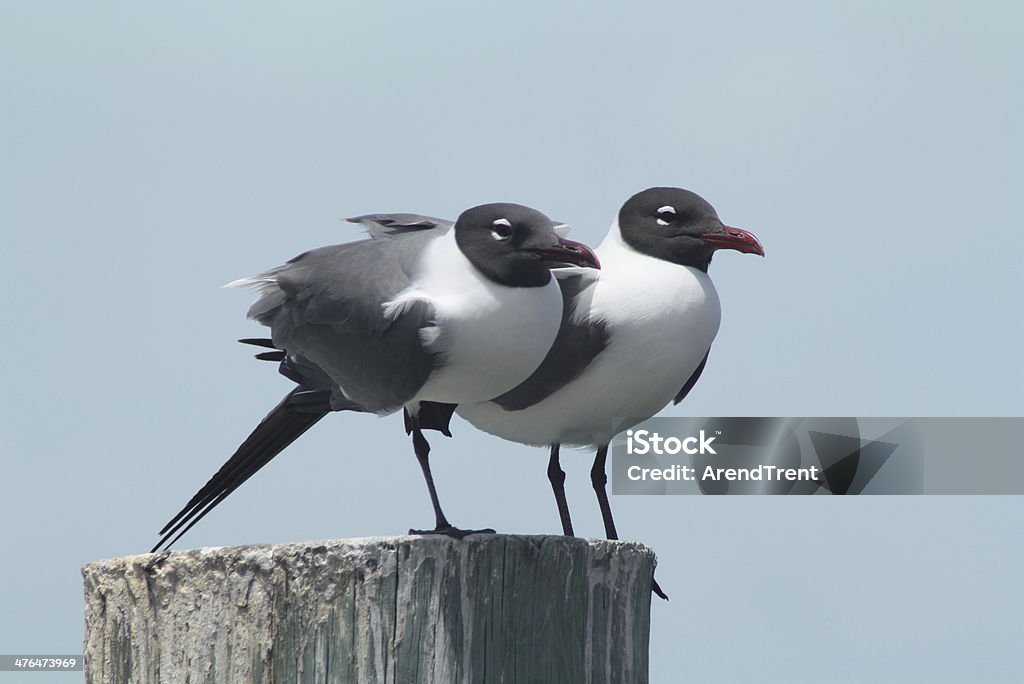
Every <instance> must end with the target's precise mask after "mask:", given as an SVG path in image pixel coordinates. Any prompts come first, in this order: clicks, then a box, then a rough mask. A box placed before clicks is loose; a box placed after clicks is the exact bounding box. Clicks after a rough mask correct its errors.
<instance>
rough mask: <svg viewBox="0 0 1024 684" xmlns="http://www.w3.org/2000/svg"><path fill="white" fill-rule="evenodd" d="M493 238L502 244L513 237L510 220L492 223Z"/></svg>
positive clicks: (501, 219) (502, 219)
mask: <svg viewBox="0 0 1024 684" xmlns="http://www.w3.org/2000/svg"><path fill="white" fill-rule="evenodd" d="M491 237H492V238H494V239H495V240H499V241H502V242H503V241H505V240H508V239H509V238H510V237H512V224H511V223H509V220H508V219H504V218H500V219H498V220H497V221H495V222H494V223H492V224H491Z"/></svg>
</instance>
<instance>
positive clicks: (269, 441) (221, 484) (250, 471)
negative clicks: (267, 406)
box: [152, 387, 330, 551]
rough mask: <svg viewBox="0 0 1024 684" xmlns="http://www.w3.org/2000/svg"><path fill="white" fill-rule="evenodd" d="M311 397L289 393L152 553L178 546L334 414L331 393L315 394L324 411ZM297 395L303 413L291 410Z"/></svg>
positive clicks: (174, 520) (164, 531) (181, 513)
mask: <svg viewBox="0 0 1024 684" xmlns="http://www.w3.org/2000/svg"><path fill="white" fill-rule="evenodd" d="M310 393H311V391H310V390H309V389H308V388H304V387H298V388H296V389H295V390H293V391H292V392H289V393H288V395H287V396H285V398H284V399H282V400H281V403H279V404H278V405H277V406H276V407H274V410H272V411H271V412H270V413H268V414H267V416H266V418H264V419H263V420H262V421H260V424H259V425H257V426H256V429H255V430H253V431H252V433H251V434H250V435H249V436H248V437H247V438H246V440H245V441H244V442H242V444H241V446H239V447H238V449H237V450H236V451H235V453H234V454H233V455H232V456H231V458H229V459H228V461H227V462H226V463H225V464H224V465H223V466H221V468H220V470H218V471H217V473H216V474H215V475H214V476H213V477H211V478H210V480H209V482H207V483H206V484H205V485H204V486H203V488H202V489H200V490H199V491H198V492H196V494H195V496H193V497H192V499H191V500H189V502H188V503H187V504H186V505H185V507H184V508H182V509H181V510H180V511H179V512H178V514H177V515H175V516H174V518H172V519H171V521H170V522H169V523H167V524H166V525H164V527H163V529H162V530H160V534H161V535H162V536H161V538H160V541H159V542H157V544H156V546H154V547H153V549H152V550H153V551H158V550H160V549H161V548H168V547H170V546H171V545H172V544H174V542H176V541H177V540H178V539H179V538H180V537H181V535H183V534H185V533H186V532H188V531H189V530H190V529H191V528H192V526H193V525H195V524H196V523H197V522H199V521H200V520H202V519H203V517H204V516H205V515H206V514H207V513H209V512H210V511H211V510H213V509H214V508H215V507H216V506H217V504H219V503H220V502H221V501H223V500H224V499H225V498H226V497H227V496H228V495H229V494H230V493H231V492H233V491H235V489H237V488H238V487H239V486H240V485H241V484H242V483H243V482H245V481H246V480H248V479H249V478H250V477H252V476H253V475H254V474H255V473H256V472H257V471H258V470H259V469H260V468H262V467H263V466H265V465H266V464H267V463H269V462H270V460H271V459H272V458H274V456H277V455H278V454H279V453H281V451H283V450H284V449H285V448H286V447H287V446H288V445H289V444H291V443H292V442H294V441H295V440H296V439H297V438H298V437H299V436H300V435H301V434H303V433H304V432H305V431H306V430H308V429H309V428H311V427H313V425H315V424H316V423H317V421H319V420H320V419H321V418H323V417H324V416H325V415H327V413H328V412H329V411H330V409H329V393H327V392H323V393H321V392H317V391H313V392H312V394H318V395H319V394H323V395H325V396H324V397H320V398H319V400H320V406H321V407H322V408H321V409H320V410H311V408H313V407H312V406H311V404H313V403H314V402H310V400H309V394H310ZM297 395H298V397H302V399H301V400H300V402H301V403H302V404H303V407H302V409H300V410H299V411H296V410H294V409H293V408H292V406H291V404H292V403H293V402H294V401H295V399H296V398H297ZM172 537H173V538H172ZM168 540H170V541H168Z"/></svg>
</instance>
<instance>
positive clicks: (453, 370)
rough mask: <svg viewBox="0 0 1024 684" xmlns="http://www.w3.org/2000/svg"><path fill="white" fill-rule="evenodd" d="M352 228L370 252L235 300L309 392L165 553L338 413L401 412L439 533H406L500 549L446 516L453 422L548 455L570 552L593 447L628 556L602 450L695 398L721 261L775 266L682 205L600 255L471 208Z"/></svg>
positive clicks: (311, 262)
mask: <svg viewBox="0 0 1024 684" xmlns="http://www.w3.org/2000/svg"><path fill="white" fill-rule="evenodd" d="M349 220H350V221H353V222H356V223H360V224H362V225H363V226H364V227H365V228H366V229H367V230H368V232H369V234H370V239H368V240H362V241H359V242H351V243H347V244H343V245H334V246H330V247H321V248H319V249H314V250H311V251H309V252H305V253H304V254H301V255H299V256H297V257H295V258H294V259H292V260H291V261H289V262H288V263H287V264H285V265H284V266H280V267H277V268H274V269H271V270H269V271H266V272H265V273H261V274H259V275H256V276H252V277H251V278H244V279H242V280H238V281H235V282H233V283H230V284H229V286H230V287H245V286H251V287H255V288H257V289H258V290H259V292H260V297H259V299H258V300H257V301H256V303H255V304H253V305H252V307H251V308H250V309H249V317H250V318H253V319H255V320H256V321H258V322H260V323H262V324H263V325H266V326H268V327H269V328H270V330H271V336H270V338H269V339H247V340H242V341H243V342H247V343H251V344H256V345H260V346H263V347H267V348H269V349H270V351H267V352H263V353H261V354H258V355H257V358H261V359H265V360H271V361H277V362H279V363H280V371H281V373H282V374H284V375H285V376H286V377H288V378H289V379H291V380H292V381H294V382H295V383H296V385H297V386H296V387H295V388H294V389H293V390H292V391H291V392H289V393H288V394H287V395H286V396H285V397H284V399H283V400H281V402H280V403H279V404H278V405H277V406H276V407H275V408H274V409H273V410H272V411H271V412H270V413H269V414H268V415H267V416H266V417H265V418H264V419H263V420H262V421H261V422H260V424H259V425H257V426H256V428H255V430H253V432H252V434H250V435H249V437H248V438H247V439H246V440H245V441H244V442H243V443H242V445H241V446H239V447H238V450H237V451H236V452H235V453H234V455H233V456H232V457H231V458H230V459H229V460H228V461H227V463H225V464H224V465H223V466H222V467H221V469H220V470H218V471H217V473H216V474H215V475H214V476H213V477H212V478H211V479H210V481H209V482H207V483H206V485H205V486H204V487H203V488H202V489H200V490H199V492H197V493H196V495H195V496H193V497H192V499H191V500H190V501H189V502H188V503H187V504H186V505H185V507H184V508H182V509H181V511H180V512H179V513H178V514H177V515H176V516H174V518H173V519H172V520H171V521H170V522H169V523H167V525H166V526H165V527H164V528H163V529H162V530H161V531H160V534H161V535H162V537H161V539H160V541H159V542H158V543H157V545H156V546H155V547H154V549H153V550H154V551H156V550H158V549H160V548H162V547H163V548H166V547H169V546H170V545H171V544H173V543H174V542H175V541H177V539H178V538H179V537H180V536H181V535H182V534H184V533H185V532H187V531H188V530H189V529H190V528H191V527H192V526H193V525H195V524H196V523H197V522H199V520H200V519H202V518H203V517H204V516H205V515H206V514H207V513H209V512H210V511H211V510H212V509H213V508H214V507H215V506H216V505H217V504H218V503H220V502H221V501H223V500H224V498H225V497H227V496H228V495H229V494H230V493H231V492H233V491H234V490H235V489H236V488H237V487H238V486H239V485H241V484H242V483H243V482H245V481H246V480H247V479H248V478H249V477H251V476H252V475H253V474H254V473H256V471H258V470H259V469H260V468H262V467H263V466H264V465H266V464H267V463H268V462H269V461H270V459H272V458H273V457H274V456H276V455H277V454H278V453H280V452H281V451H282V450H283V449H284V448H285V447H287V446H288V445H289V444H291V443H292V442H293V441H294V440H295V439H296V438H297V437H299V436H300V435H301V434H303V433H304V432H305V431H306V430H308V429H309V428H310V427H312V426H313V425H314V424H315V423H316V422H317V421H319V420H320V419H321V418H323V417H324V416H326V415H327V414H328V413H330V412H332V411H360V412H366V413H376V414H379V415H385V414H389V413H393V412H396V411H398V410H399V409H401V410H403V412H404V416H405V429H406V432H407V433H408V434H411V435H412V443H413V450H414V452H415V454H416V458H417V460H418V461H419V464H420V467H421V468H422V469H423V476H424V478H425V480H426V484H427V489H428V491H429V493H430V501H431V504H432V505H433V508H434V515H435V518H436V521H435V527H434V529H432V530H410V533H411V534H445V535H449V536H452V537H462V536H465V535H466V534H470V533H474V532H493V530H462V529H459V528H456V527H454V526H453V525H452V524H451V523H449V522H448V519H447V517H445V514H444V512H443V511H442V509H441V504H440V502H439V501H438V496H437V490H436V488H435V486H434V481H433V477H432V476H431V472H430V464H429V460H428V456H429V451H430V447H429V444H428V443H427V440H426V439H425V438H424V436H423V430H425V429H434V430H438V431H440V432H442V433H443V434H445V435H447V436H451V435H450V432H449V430H448V423H449V421H450V419H451V416H452V413H453V412H456V411H457V412H458V413H459V415H460V416H462V417H463V418H465V419H466V420H468V421H469V422H470V423H472V424H473V425H475V426H476V427H478V428H480V429H482V430H485V431H486V432H489V433H492V434H495V435H498V436H499V437H502V438H504V439H508V440H512V441H515V442H521V443H524V444H530V445H539V446H540V445H543V446H549V447H550V449H551V452H550V460H549V462H548V471H547V472H548V478H549V479H550V481H551V486H552V489H553V490H554V494H555V500H556V503H557V506H558V513H559V517H560V519H561V523H562V531H563V533H564V534H566V535H572V534H573V529H572V521H571V519H570V517H569V508H568V504H567V503H566V499H565V490H564V486H563V485H564V481H565V473H564V472H563V471H562V469H561V466H560V464H559V447H560V445H562V444H567V445H576V446H591V447H594V448H596V450H597V452H596V458H595V460H594V465H593V468H592V470H591V480H592V483H593V486H594V489H595V491H596V493H597V498H598V503H599V506H600V509H601V515H602V518H603V521H604V527H605V535H606V536H607V537H608V538H609V539H617V538H618V534H617V532H616V530H615V524H614V521H613V520H612V513H611V508H610V506H609V503H608V496H607V492H606V489H605V486H606V483H607V477H606V474H605V461H606V458H607V452H608V443H609V442H610V441H611V439H612V437H613V436H614V434H616V433H617V432H619V431H621V430H624V429H626V428H628V427H631V426H632V425H634V424H635V422H637V421H639V420H644V419H646V418H649V417H650V416H652V415H654V414H655V413H657V412H658V411H659V410H661V409H662V408H663V407H664V406H665V405H667V404H668V403H669V402H670V401H673V402H675V403H678V402H679V401H681V400H682V399H683V397H685V396H686V394H687V393H688V392H689V391H690V390H691V389H692V388H693V386H694V384H695V383H696V382H697V379H698V378H699V377H700V374H701V372H702V371H703V370H704V365H705V364H706V363H707V359H708V352H709V350H710V348H711V343H712V342H713V341H714V338H715V334H716V333H717V332H718V326H719V320H720V308H719V302H718V295H717V293H716V292H715V287H714V285H713V284H712V282H711V279H710V278H709V277H708V273H707V271H708V265H709V264H710V263H711V257H712V255H713V254H714V252H715V251H716V250H719V249H733V250H737V251H739V252H745V253H750V254H760V255H762V256H763V255H764V250H763V248H762V247H761V244H760V243H759V242H758V240H757V238H755V237H754V236H753V235H752V234H750V233H748V232H747V231H744V230H740V229H738V228H732V227H729V226H726V225H725V224H723V223H722V221H721V220H719V218H718V214H717V213H716V212H715V210H714V208H713V207H712V206H711V205H710V204H708V203H707V202H706V201H705V200H703V199H702V198H701V197H699V196H698V195H696V194H694V193H692V192H690V191H688V190H683V189H680V188H650V189H647V190H644V191H642V192H640V193H638V194H636V195H634V196H633V197H631V198H630V199H629V200H628V201H626V203H625V204H624V205H623V206H622V208H621V209H620V211H619V214H618V217H617V218H616V220H615V222H614V223H613V225H612V227H611V230H610V231H609V233H608V235H607V237H606V238H605V240H604V242H602V243H601V246H600V247H598V249H597V254H596V255H595V254H594V252H592V251H591V250H590V249H589V248H587V247H586V246H585V245H582V244H580V243H577V242H573V241H571V240H568V239H566V238H564V237H561V235H560V234H561V233H564V232H565V231H564V230H563V228H565V226H563V225H562V224H558V223H555V222H553V221H552V220H551V219H549V218H548V217H547V216H545V215H544V214H542V213H540V212H539V211H536V210H534V209H531V208H529V207H524V206H521V205H516V204H485V205H481V206H478V207H473V208H472V209H468V210H466V211H465V212H463V213H462V214H461V215H460V216H459V218H458V220H457V221H455V223H454V224H453V223H452V222H450V221H445V220H443V219H435V218H430V217H427V216H419V215H415V214H371V215H366V216H360V217H356V218H353V219H349ZM598 269H600V270H598ZM624 418H632V419H633V420H632V421H630V422H623V420H622V419H624ZM616 421H618V422H616ZM654 587H655V591H656V592H657V593H658V594H659V595H662V596H663V593H662V592H661V591H660V589H659V588H658V587H657V584H656V583H655V585H654Z"/></svg>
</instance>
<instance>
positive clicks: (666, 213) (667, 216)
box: [655, 204, 676, 226]
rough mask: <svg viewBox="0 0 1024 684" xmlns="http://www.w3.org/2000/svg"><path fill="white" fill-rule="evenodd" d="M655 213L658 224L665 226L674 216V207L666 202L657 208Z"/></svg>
mask: <svg viewBox="0 0 1024 684" xmlns="http://www.w3.org/2000/svg"><path fill="white" fill-rule="evenodd" d="M655 215H656V216H657V217H658V225H659V226H667V225H668V224H670V223H672V219H674V218H675V215H676V208H675V207H673V206H670V205H667V204H666V205H665V206H663V207H661V208H659V209H658V210H657V211H656V212H655Z"/></svg>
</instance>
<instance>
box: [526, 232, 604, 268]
mask: <svg viewBox="0 0 1024 684" xmlns="http://www.w3.org/2000/svg"><path fill="white" fill-rule="evenodd" d="M533 251H534V252H536V253H537V254H540V255H542V256H543V257H544V259H545V260H547V261H551V262H555V263H558V264H573V265H574V266H589V267H590V268H601V262H599V261H598V260H597V255H596V254H594V251H593V250H592V249H590V248H589V247H587V246H586V245H585V244H583V243H582V242H576V241H575V240H569V239H568V238H559V239H558V244H557V245H555V246H554V247H545V248H542V249H534V250H533Z"/></svg>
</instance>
